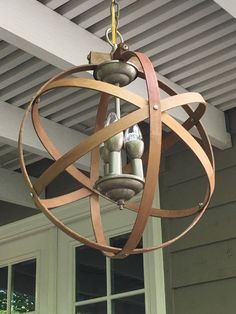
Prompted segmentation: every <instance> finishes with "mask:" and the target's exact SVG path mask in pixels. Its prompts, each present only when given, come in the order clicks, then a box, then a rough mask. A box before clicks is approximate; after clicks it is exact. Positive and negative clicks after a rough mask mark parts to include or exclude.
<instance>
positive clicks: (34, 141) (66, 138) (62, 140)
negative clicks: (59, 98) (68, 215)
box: [0, 101, 90, 170]
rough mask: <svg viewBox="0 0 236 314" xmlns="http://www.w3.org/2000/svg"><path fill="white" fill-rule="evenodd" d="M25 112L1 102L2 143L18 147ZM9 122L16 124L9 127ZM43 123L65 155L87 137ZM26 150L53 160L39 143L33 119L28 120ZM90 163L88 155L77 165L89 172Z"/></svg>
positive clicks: (53, 124)
mask: <svg viewBox="0 0 236 314" xmlns="http://www.w3.org/2000/svg"><path fill="white" fill-rule="evenodd" d="M24 112H25V111H24V110H23V109H20V108H17V107H15V106H12V105H10V104H8V103H6V102H2V101H0V142H1V143H4V144H8V145H11V146H13V147H17V142H18V133H19V128H20V123H21V121H22V117H23V114H24ZM9 121H12V122H13V121H14V123H11V127H9ZM41 121H42V124H43V126H44V128H45V130H46V132H47V133H48V135H49V137H50V138H51V139H52V141H53V142H54V144H55V146H56V147H57V148H58V149H59V151H61V152H62V153H65V152H66V151H68V150H69V149H71V148H72V147H74V146H76V145H77V144H78V143H79V142H80V141H81V140H83V139H85V138H86V135H84V134H82V133H81V132H78V131H75V130H72V129H69V128H67V127H65V126H63V125H60V124H58V123H56V122H53V121H50V120H48V119H45V118H42V119H41ZM24 148H25V150H26V151H28V152H31V153H33V154H36V155H39V156H41V157H46V158H51V157H50V156H49V155H48V153H47V152H46V151H45V149H44V147H43V145H42V144H41V142H40V141H39V139H38V137H37V135H36V133H35V131H34V128H33V126H32V123H31V119H28V120H27V122H26V125H25V131H24ZM89 162H90V161H89V156H88V155H86V156H84V157H82V158H81V159H80V160H79V161H78V162H77V165H78V166H79V167H80V168H81V169H84V170H88V168H89Z"/></svg>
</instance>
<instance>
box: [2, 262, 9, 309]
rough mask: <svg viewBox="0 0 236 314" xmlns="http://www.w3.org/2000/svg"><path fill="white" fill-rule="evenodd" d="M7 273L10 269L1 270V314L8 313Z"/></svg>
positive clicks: (3, 268)
mask: <svg viewBox="0 0 236 314" xmlns="http://www.w3.org/2000/svg"><path fill="white" fill-rule="evenodd" d="M7 273H8V267H2V268H0V314H5V313H7V311H6V309H7Z"/></svg>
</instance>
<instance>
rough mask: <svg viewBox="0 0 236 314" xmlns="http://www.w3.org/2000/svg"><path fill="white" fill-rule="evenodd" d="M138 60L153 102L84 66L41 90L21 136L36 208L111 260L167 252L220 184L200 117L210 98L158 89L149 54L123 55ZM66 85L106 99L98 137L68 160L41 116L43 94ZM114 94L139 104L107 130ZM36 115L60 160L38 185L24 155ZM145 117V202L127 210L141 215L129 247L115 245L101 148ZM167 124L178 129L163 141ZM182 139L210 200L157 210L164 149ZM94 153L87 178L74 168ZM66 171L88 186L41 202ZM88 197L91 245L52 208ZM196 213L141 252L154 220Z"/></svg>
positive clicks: (46, 141) (42, 136)
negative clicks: (102, 186)
mask: <svg viewBox="0 0 236 314" xmlns="http://www.w3.org/2000/svg"><path fill="white" fill-rule="evenodd" d="M134 57H136V58H137V59H138V61H139V62H140V64H141V67H142V71H139V73H138V76H139V77H140V78H142V79H144V80H145V82H146V86H147V95H148V99H147V100H146V99H144V98H142V97H140V96H138V95H136V94H134V93H131V92H130V91H128V90H126V89H122V88H120V87H118V86H114V85H111V84H108V83H105V82H101V81H95V80H93V79H85V78H78V77H75V76H72V74H74V73H78V72H83V71H91V70H95V69H96V67H97V66H96V65H83V66H78V67H75V68H73V69H69V70H67V71H64V72H62V73H60V74H59V75H56V76H55V77H53V78H52V79H51V80H49V81H48V82H47V83H45V84H44V85H43V86H42V88H40V90H39V91H38V92H37V94H36V95H35V96H34V98H33V100H32V101H31V103H30V104H29V106H28V108H27V110H26V112H25V115H24V118H23V121H22V124H21V127H20V133H19V157H20V164H21V169H22V174H23V176H24V178H25V181H26V184H27V186H28V188H29V191H30V193H31V195H32V198H33V200H34V202H35V204H36V206H37V207H39V208H40V209H41V210H42V212H43V213H44V214H45V215H46V216H47V217H48V218H49V219H50V220H51V222H52V223H54V224H55V225H56V226H57V227H58V228H60V229H61V230H62V231H63V232H65V233H66V234H67V235H69V236H71V237H72V238H74V239H75V240H78V241H80V242H82V243H83V244H85V245H88V246H90V247H92V248H95V249H98V250H100V251H102V252H103V253H104V254H105V255H106V256H109V257H112V258H124V257H126V256H128V255H130V254H138V253H145V252H150V251H153V250H156V249H159V248H163V247H165V246H167V245H169V244H171V243H173V242H175V241H176V240H178V239H179V238H181V237H182V236H183V235H185V234H186V233H187V232H188V231H189V230H190V229H191V228H192V227H193V226H194V225H196V224H197V222H198V221H199V220H200V218H201V217H202V215H203V213H204V212H205V210H206V207H207V205H208V204H209V201H210V198H211V196H212V193H213V190H214V185H215V175H214V157H213V153H212V148H211V145H210V142H209V139H208V136H207V135H206V133H205V131H204V128H203V126H202V124H201V123H200V122H199V119H200V118H201V117H202V115H203V114H204V111H205V106H206V103H205V101H204V99H203V98H202V96H201V95H200V94H198V93H185V94H179V95H177V94H176V93H175V92H174V91H173V90H172V89H171V88H170V87H168V86H167V85H166V84H164V83H163V82H161V81H159V86H158V81H157V78H156V73H155V71H154V68H153V66H152V64H151V62H150V60H149V59H148V57H147V56H145V55H144V54H141V53H134V52H130V51H127V52H124V53H122V54H121V56H120V59H121V60H123V61H128V60H129V59H130V58H134ZM65 87H77V88H85V89H92V90H96V91H99V92H101V97H100V103H99V106H98V111H97V118H96V127H95V131H94V134H93V135H91V136H89V137H88V138H86V139H85V140H83V141H82V142H81V143H79V144H78V145H77V146H76V147H74V148H73V149H71V150H70V151H68V152H67V153H66V154H64V155H63V156H62V155H61V153H60V152H59V151H58V150H57V148H56V147H55V146H54V145H53V143H52V142H51V140H50V139H49V137H48V135H47V134H46V132H45V130H44V129H43V127H42V124H41V122H40V117H39V110H38V103H39V98H40V96H41V95H43V94H44V93H45V92H47V91H49V90H52V89H58V88H65ZM159 87H160V88H161V89H163V90H164V91H166V92H167V93H168V94H169V95H170V96H171V97H168V98H165V99H163V100H160V92H159ZM110 95H112V96H115V97H118V98H120V99H123V100H124V101H126V102H128V103H131V104H133V105H134V106H136V108H137V109H136V110H135V111H133V112H131V113H129V114H127V115H126V116H124V117H122V118H121V119H120V120H118V121H117V122H115V123H112V124H110V125H109V126H107V127H105V128H104V121H105V119H106V115H107V107H108V100H109V97H110ZM190 103H198V104H199V105H198V107H197V109H195V110H194V111H193V110H192V109H191V107H190V106H189V105H188V104H190ZM178 106H181V107H182V108H183V110H184V111H185V112H186V113H187V114H188V116H189V118H188V119H187V120H186V121H185V122H184V123H183V125H181V124H179V123H178V122H177V121H176V120H175V119H173V118H172V117H171V116H170V115H169V114H168V113H167V110H169V109H171V108H175V107H178ZM30 112H31V115H32V122H33V125H34V128H35V131H36V133H37V135H38V137H39V139H40V140H41V142H42V144H43V145H44V147H45V148H46V150H47V151H48V153H49V154H50V155H51V156H52V158H53V159H54V160H55V162H54V163H53V164H52V165H51V166H50V167H49V168H48V169H47V170H46V171H45V172H44V173H43V174H42V175H41V176H40V177H39V178H38V179H37V180H36V182H34V183H32V182H31V181H30V178H29V175H28V173H27V170H26V167H25V162H24V156H23V129H24V124H25V121H26V119H27V117H28V114H29V113H30ZM145 119H149V127H150V132H149V134H150V140H149V151H148V152H147V154H146V162H147V172H146V178H145V185H144V189H143V193H142V198H141V201H140V202H139V203H132V202H128V203H126V204H125V205H124V207H125V208H127V209H130V210H133V211H135V212H136V213H137V218H136V220H135V223H134V226H133V229H132V231H131V234H130V236H129V239H128V240H127V242H126V244H125V245H124V247H123V248H117V247H112V246H109V245H108V243H107V242H106V238H105V235H104V229H103V226H102V219H101V212H100V205H99V198H100V197H104V196H103V195H101V194H100V193H99V191H97V190H96V189H95V188H94V184H95V182H96V181H97V179H98V177H99V158H100V157H99V145H100V144H102V143H103V142H104V141H106V140H107V139H108V138H110V137H112V136H113V135H115V134H117V133H119V132H121V131H124V130H125V129H127V128H129V127H131V126H132V125H134V124H136V123H139V122H141V121H143V120H145ZM162 123H164V124H165V125H166V126H167V127H168V128H170V129H171V130H172V132H171V133H170V134H169V135H168V136H167V138H166V139H165V141H163V143H162V137H161V135H162ZM193 126H195V127H196V128H197V130H198V132H199V134H200V137H201V138H202V145H200V144H199V143H198V142H197V141H196V140H195V139H194V138H193V137H192V135H191V134H190V133H189V132H188V130H189V129H191V128H192V127H193ZM178 138H180V139H182V140H183V141H184V142H185V144H186V145H187V146H188V147H189V148H190V149H191V150H192V152H193V153H194V154H195V155H196V157H197V158H198V159H199V161H200V163H201V164H202V166H203V168H204V170H205V172H206V175H207V178H208V186H207V189H206V194H205V197H204V199H203V200H201V202H200V203H199V204H197V205H196V206H194V207H192V208H187V209H182V210H168V209H157V208H152V203H153V199H154V193H155V189H156V184H157V180H158V174H159V166H160V156H161V151H162V150H165V149H167V148H169V147H170V146H171V145H173V144H174V143H175V142H176V141H177V140H178ZM88 152H91V168H90V178H88V177H87V176H85V175H84V174H83V173H82V172H81V171H80V170H79V169H77V168H76V167H75V166H74V165H73V163H74V162H75V161H77V160H78V159H79V158H81V157H82V156H84V155H85V154H87V153H88ZM64 170H66V171H67V172H68V173H69V174H70V175H71V176H73V177H74V178H75V179H76V180H78V181H79V182H80V183H81V184H82V185H83V188H81V189H79V190H77V191H74V192H71V193H68V194H66V195H62V196H59V197H54V198H51V199H42V198H40V194H41V192H42V191H43V189H44V188H45V187H46V186H47V185H48V184H49V183H50V182H51V181H52V180H53V179H54V178H55V177H56V176H58V175H59V174H60V173H62V172H63V171H64ZM85 197H89V199H90V210H91V221H92V225H93V230H94V235H95V239H96V241H91V240H89V239H87V238H85V237H83V236H82V235H80V234H79V233H77V232H75V231H73V230H72V229H70V228H69V227H67V226H66V225H65V224H64V223H63V222H62V221H60V220H59V219H57V218H56V217H55V215H54V214H53V213H52V212H51V211H50V210H49V209H50V208H52V207H54V208H55V207H59V206H62V205H65V204H68V203H71V202H73V201H77V200H80V199H82V198H85ZM110 201H111V200H110ZM194 214H196V215H195V217H194V220H193V222H192V223H191V224H190V225H189V226H188V227H187V229H185V230H184V231H183V232H182V233H181V234H179V235H178V236H176V237H175V238H173V239H171V240H169V241H167V242H164V243H162V244H160V245H157V246H153V247H149V248H141V249H140V248H136V247H137V245H138V243H139V241H140V239H141V237H142V234H143V232H144V228H145V226H146V223H147V221H148V218H149V216H155V217H160V218H179V217H185V216H190V215H194Z"/></svg>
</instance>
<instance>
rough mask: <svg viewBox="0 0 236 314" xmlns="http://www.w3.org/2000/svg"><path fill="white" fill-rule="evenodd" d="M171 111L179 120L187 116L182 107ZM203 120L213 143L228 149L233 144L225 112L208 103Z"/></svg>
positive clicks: (175, 87)
mask: <svg viewBox="0 0 236 314" xmlns="http://www.w3.org/2000/svg"><path fill="white" fill-rule="evenodd" d="M159 77H160V79H161V80H162V81H163V82H166V83H168V84H169V85H170V86H171V87H172V88H173V89H174V90H175V91H177V92H178V93H186V92H187V90H186V89H184V88H183V87H181V86H179V85H177V84H175V83H173V82H170V81H169V80H168V79H166V78H165V77H164V76H162V75H160V74H159ZM176 111H177V112H176ZM170 113H171V115H172V116H173V117H175V118H176V120H178V121H179V122H183V121H185V120H186V118H187V115H186V113H185V112H184V110H182V109H181V110H178V108H175V109H172V110H170ZM201 122H202V123H203V125H204V127H205V130H206V132H207V134H208V136H209V138H210V140H211V143H212V145H214V146H216V147H218V148H220V149H226V148H229V147H231V146H232V142H231V136H230V134H229V133H228V132H227V130H226V124H225V117H224V113H223V112H221V111H220V110H218V109H217V108H215V107H214V106H212V105H209V104H208V105H207V109H206V113H205V114H204V116H203V117H202V119H201ZM192 133H193V135H195V136H198V134H197V133H195V131H194V129H193V132H192Z"/></svg>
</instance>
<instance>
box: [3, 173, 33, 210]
mask: <svg viewBox="0 0 236 314" xmlns="http://www.w3.org/2000/svg"><path fill="white" fill-rule="evenodd" d="M31 180H32V182H33V181H34V180H35V178H32V177H31ZM0 186H1V189H0V200H1V201H5V202H9V203H13V204H17V205H21V206H26V207H31V208H36V207H35V205H34V202H33V201H32V198H31V196H30V194H29V191H28V190H27V187H26V185H25V182H24V179H23V176H22V174H21V173H18V172H15V171H11V170H7V169H3V168H0Z"/></svg>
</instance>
